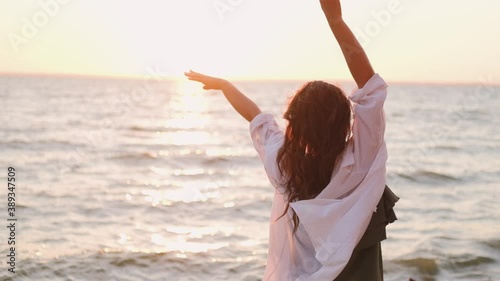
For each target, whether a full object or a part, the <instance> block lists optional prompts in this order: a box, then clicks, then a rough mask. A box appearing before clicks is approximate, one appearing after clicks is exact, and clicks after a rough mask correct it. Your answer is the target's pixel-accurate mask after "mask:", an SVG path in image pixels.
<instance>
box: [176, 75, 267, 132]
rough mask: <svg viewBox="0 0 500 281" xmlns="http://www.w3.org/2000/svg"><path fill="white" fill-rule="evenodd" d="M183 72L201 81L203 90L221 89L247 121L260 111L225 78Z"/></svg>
mask: <svg viewBox="0 0 500 281" xmlns="http://www.w3.org/2000/svg"><path fill="white" fill-rule="evenodd" d="M184 74H185V75H186V76H187V77H188V79H189V80H193V81H197V82H200V83H202V84H203V85H204V86H203V89H205V90H221V91H222V92H223V93H224V96H225V97H226V99H227V100H228V101H229V103H230V104H231V105H232V106H233V108H234V109H235V110H236V111H237V112H238V113H239V114H240V115H241V116H243V118H245V119H246V120H247V121H248V122H251V121H252V120H253V119H254V118H255V116H257V115H259V113H260V112H261V111H260V108H259V107H258V106H257V105H256V104H255V103H254V102H253V101H252V100H251V99H249V98H248V97H247V96H245V95H244V94H243V93H242V92H240V90H238V89H237V88H236V87H235V86H234V85H233V84H231V83H230V82H229V81H227V80H224V79H221V78H217V77H211V76H207V75H203V74H201V73H197V72H194V71H189V72H186V73H184Z"/></svg>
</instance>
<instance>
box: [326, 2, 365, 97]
mask: <svg viewBox="0 0 500 281" xmlns="http://www.w3.org/2000/svg"><path fill="white" fill-rule="evenodd" d="M320 2H321V8H322V9H323V12H324V14H325V16H326V19H327V20H328V24H329V25H330V29H331V30H332V32H333V35H334V36H335V39H337V42H338V43H339V45H340V48H341V49H342V53H343V54H344V57H345V60H346V62H347V65H348V66H349V70H350V71H351V74H352V76H353V78H354V80H355V81H356V84H357V85H358V88H360V89H361V88H363V87H364V86H365V84H366V82H368V80H370V78H371V77H372V76H373V74H374V71H373V68H372V66H371V64H370V61H369V60H368V57H367V55H366V53H365V51H364V50H363V47H362V46H361V44H360V43H359V41H358V39H356V37H355V36H354V34H353V33H352V31H351V29H350V28H349V27H348V26H347V24H346V23H345V22H344V20H343V18H342V8H341V5H340V0H320Z"/></svg>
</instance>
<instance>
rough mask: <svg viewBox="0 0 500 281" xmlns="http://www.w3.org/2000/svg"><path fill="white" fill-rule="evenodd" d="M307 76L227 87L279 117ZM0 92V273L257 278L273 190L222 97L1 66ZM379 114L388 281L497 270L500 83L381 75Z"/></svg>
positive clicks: (498, 273)
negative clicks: (390, 198) (388, 204)
mask: <svg viewBox="0 0 500 281" xmlns="http://www.w3.org/2000/svg"><path fill="white" fill-rule="evenodd" d="M304 82H306V81H235V82H234V84H235V85H237V86H238V87H239V88H240V89H241V90H242V91H243V92H244V93H245V94H247V95H248V96H249V97H250V98H252V99H253V100H254V101H255V102H256V103H257V104H258V105H259V106H260V107H261V108H262V110H263V111H266V112H270V113H273V114H275V116H276V117H277V118H278V120H279V123H280V125H281V126H284V124H285V123H284V122H283V119H282V118H281V115H282V113H283V111H284V110H285V108H286V105H287V102H288V101H289V99H290V97H292V96H293V94H294V93H295V91H296V90H297V88H299V87H300V86H301V85H302V84H303V83H304ZM331 82H335V81H331ZM340 85H341V86H342V87H343V89H344V90H345V91H346V93H350V92H351V91H352V89H353V88H354V87H353V84H352V83H349V82H343V83H342V82H341V83H340ZM0 103H1V104H0V108H1V113H0V120H1V127H0V186H2V187H1V188H0V198H1V199H0V221H1V223H0V226H1V227H0V280H37V281H43V280H51V281H52V280H106V281H110V280H130V281H132V280H152V281H153V280H154V281H160V280H168V281H170V280H181V281H183V280H186V281H188V280H192V281H206V280H243V281H257V280H261V278H262V276H263V273H264V269H265V263H266V256H267V245H268V226H269V214H270V208H271V203H272V197H273V192H274V191H273V188H272V187H271V185H270V184H269V182H268V179H267V177H266V175H265V172H264V169H263V166H262V165H261V163H260V160H259V158H258V156H257V153H256V152H255V150H254V148H253V145H252V142H251V139H250V136H249V126H248V122H247V121H245V120H244V119H243V118H242V117H240V116H239V115H238V114H237V113H236V112H235V111H233V109H232V108H231V107H230V105H229V104H228V103H227V101H226V100H225V99H224V96H223V95H222V94H221V93H220V92H217V91H204V90H202V88H201V86H200V85H198V84H196V83H194V82H191V81H186V80H182V79H181V80H155V79H149V80H139V79H138V80H134V79H105V78H90V77H50V76H0ZM385 111H386V118H387V130H386V142H387V146H388V150H389V160H388V163H387V178H388V180H387V184H388V185H389V186H390V187H391V188H392V190H393V191H394V192H395V193H396V194H397V195H398V196H399V197H400V198H401V199H400V200H399V202H398V203H397V205H396V207H395V211H396V214H397V217H398V220H397V221H396V222H395V223H393V224H390V225H389V226H388V227H387V232H388V237H387V240H385V241H384V242H383V243H382V251H383V260H384V276H385V280H389V281H402V280H405V281H406V280H409V279H410V278H413V279H414V280H416V281H434V280H471V281H492V280H494V281H499V280H500V203H499V200H500V130H499V126H500V87H498V86H491V85H488V84H483V83H482V82H481V81H479V80H478V83H476V84H470V85H445V84H443V85H440V84H417V83H401V84H398V83H389V94H388V98H387V101H386V104H385ZM282 128H284V127H282ZM9 171H10V173H9ZM10 178H15V186H14V185H10V188H11V190H8V188H9V185H8V183H9V182H8V180H9V179H10ZM11 183H14V182H11ZM9 198H13V199H9ZM9 200H11V201H9ZM9 202H15V208H14V209H8V208H9V205H8V204H9ZM10 207H13V204H12V203H11V206H10ZM13 219H15V220H13ZM12 224H14V226H15V227H12ZM9 226H11V227H10V228H9ZM12 241H14V242H15V244H9V243H12ZM13 254H14V256H12V255H13ZM12 260H14V262H13V261H12Z"/></svg>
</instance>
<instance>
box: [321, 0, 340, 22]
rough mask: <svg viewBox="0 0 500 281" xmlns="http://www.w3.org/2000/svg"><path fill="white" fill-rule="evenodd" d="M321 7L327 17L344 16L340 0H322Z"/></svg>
mask: <svg viewBox="0 0 500 281" xmlns="http://www.w3.org/2000/svg"><path fill="white" fill-rule="evenodd" d="M319 2H320V3H321V8H322V9H323V12H324V13H325V15H327V17H331V18H332V19H336V20H338V19H341V18H342V7H341V5H340V0H320V1H319Z"/></svg>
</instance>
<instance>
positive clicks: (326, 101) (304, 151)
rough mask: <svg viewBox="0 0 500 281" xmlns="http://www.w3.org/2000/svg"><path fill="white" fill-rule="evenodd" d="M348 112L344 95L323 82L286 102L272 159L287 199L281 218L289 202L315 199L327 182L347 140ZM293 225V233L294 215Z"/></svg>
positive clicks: (296, 221)
mask: <svg viewBox="0 0 500 281" xmlns="http://www.w3.org/2000/svg"><path fill="white" fill-rule="evenodd" d="M351 111H352V109H351V103H350V101H349V99H348V98H347V97H346V95H345V94H344V92H343V91H342V90H341V89H340V88H338V87H336V86H334V85H332V84H329V83H326V82H323V81H312V82H308V83H306V84H305V85H304V86H302V88H300V89H299V90H298V91H297V93H296V94H295V96H294V97H293V98H292V100H291V101H290V103H289V105H288V108H287V110H286V111H285V113H284V114H283V117H284V118H285V119H286V120H287V121H288V125H287V128H286V132H285V140H284V143H283V146H282V147H281V148H280V150H279V151H278V154H277V157H276V161H277V163H278V168H279V171H280V173H281V175H282V178H283V179H284V183H283V184H284V186H285V188H286V194H287V195H288V200H287V202H288V203H287V205H286V209H285V211H284V213H283V214H282V215H281V217H282V216H284V215H285V214H286V213H287V212H288V209H289V208H290V203H291V202H295V201H299V200H306V199H312V198H315V197H316V196H317V195H318V194H320V193H321V191H323V189H324V188H325V187H326V186H327V185H328V183H329V182H330V180H331V176H332V173H333V170H334V168H335V165H336V163H337V162H338V160H339V158H340V156H341V154H342V153H343V151H344V150H345V148H346V146H347V142H348V139H349V138H350V136H351ZM292 211H293V209H292ZM281 217H280V218H281ZM293 223H294V233H295V231H296V230H297V228H298V226H299V217H298V216H297V214H296V213H295V211H293Z"/></svg>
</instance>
